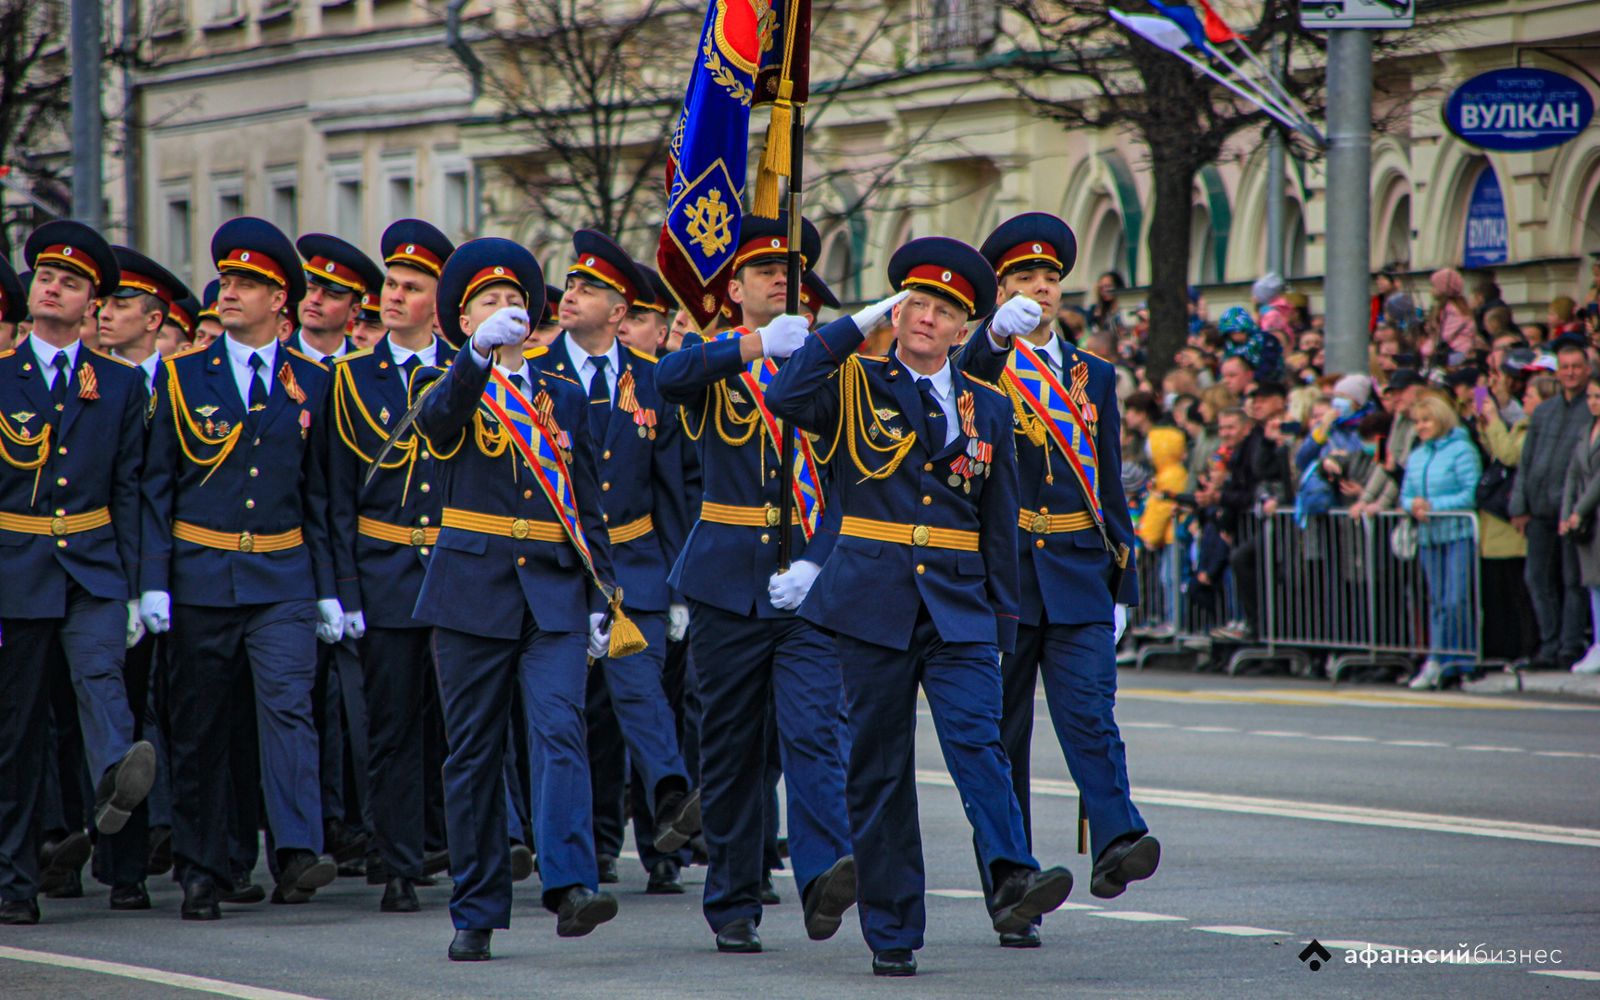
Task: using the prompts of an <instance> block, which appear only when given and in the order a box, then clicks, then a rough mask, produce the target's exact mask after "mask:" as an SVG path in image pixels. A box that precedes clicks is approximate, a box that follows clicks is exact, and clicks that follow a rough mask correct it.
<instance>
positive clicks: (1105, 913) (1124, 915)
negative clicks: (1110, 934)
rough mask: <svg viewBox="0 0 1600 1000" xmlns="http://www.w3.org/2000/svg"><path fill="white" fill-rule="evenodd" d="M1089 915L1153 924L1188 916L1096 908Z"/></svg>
mask: <svg viewBox="0 0 1600 1000" xmlns="http://www.w3.org/2000/svg"><path fill="white" fill-rule="evenodd" d="M1089 916H1091V917H1105V918H1106V919H1107V920H1127V921H1130V922H1132V923H1136V924H1153V923H1158V922H1160V921H1163V920H1187V919H1189V918H1188V917H1174V916H1172V915H1171V914H1167V913H1146V912H1145V911H1143V910H1096V911H1094V912H1093V913H1091V914H1089Z"/></svg>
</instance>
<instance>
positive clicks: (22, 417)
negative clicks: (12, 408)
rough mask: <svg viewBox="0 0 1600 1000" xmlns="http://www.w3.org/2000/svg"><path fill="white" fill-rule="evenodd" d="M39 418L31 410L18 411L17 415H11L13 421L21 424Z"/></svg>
mask: <svg viewBox="0 0 1600 1000" xmlns="http://www.w3.org/2000/svg"><path fill="white" fill-rule="evenodd" d="M37 416H38V414H37V413H34V412H32V411H31V410H18V411H17V412H16V413H13V414H12V415H11V419H12V420H15V421H16V422H17V423H19V424H25V423H27V422H28V421H30V420H32V419H33V418H34V417H37Z"/></svg>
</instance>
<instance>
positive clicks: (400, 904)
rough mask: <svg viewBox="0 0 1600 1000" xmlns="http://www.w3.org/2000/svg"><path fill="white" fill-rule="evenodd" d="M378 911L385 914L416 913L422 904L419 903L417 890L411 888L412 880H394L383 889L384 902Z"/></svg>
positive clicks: (379, 905)
mask: <svg viewBox="0 0 1600 1000" xmlns="http://www.w3.org/2000/svg"><path fill="white" fill-rule="evenodd" d="M378 909H380V910H382V911H383V912H384V913H416V912H417V911H418V910H420V909H422V904H421V903H419V902H417V890H415V889H413V888H412V887H411V880H410V879H408V878H392V879H390V880H389V884H388V885H386V886H384V887H383V902H382V903H379V904H378Z"/></svg>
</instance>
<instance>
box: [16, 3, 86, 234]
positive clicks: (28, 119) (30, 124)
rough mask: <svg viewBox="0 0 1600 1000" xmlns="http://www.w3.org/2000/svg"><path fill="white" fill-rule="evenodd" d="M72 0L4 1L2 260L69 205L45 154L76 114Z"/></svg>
mask: <svg viewBox="0 0 1600 1000" xmlns="http://www.w3.org/2000/svg"><path fill="white" fill-rule="evenodd" d="M67 7H68V4H67V0H0V169H4V170H5V175H4V176H3V177H0V182H3V183H4V188H3V189H0V191H3V196H0V212H3V216H0V254H3V255H4V256H6V257H7V258H9V257H10V256H11V253H12V250H13V247H12V244H11V232H12V230H13V229H14V228H15V229H24V230H25V229H31V228H32V226H33V225H34V223H35V221H36V220H39V219H40V218H42V217H47V216H48V215H50V214H60V213H61V212H64V211H65V210H66V207H67V201H68V200H70V198H69V197H68V196H67V192H66V190H65V188H64V186H63V185H62V183H61V181H62V178H61V174H62V164H61V163H60V162H59V161H58V160H55V159H53V158H51V157H49V156H46V155H41V154H42V153H43V152H44V150H45V147H46V145H47V144H50V143H53V142H55V141H57V140H58V138H59V136H60V134H61V131H62V130H63V128H64V127H65V124H66V122H67V119H68V117H69V116H70V114H71V102H70V96H71V93H70V92H71V83H70V80H69V77H68V73H67V57H66V51H65V46H66V37H67V31H66V26H67Z"/></svg>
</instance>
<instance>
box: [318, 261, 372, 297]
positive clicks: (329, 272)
mask: <svg viewBox="0 0 1600 1000" xmlns="http://www.w3.org/2000/svg"><path fill="white" fill-rule="evenodd" d="M305 267H306V273H307V274H309V275H310V276H311V277H313V278H317V279H319V280H321V281H331V282H333V283H334V284H336V285H340V286H341V287H344V288H348V289H350V290H351V291H352V292H355V293H356V294H358V295H359V294H362V293H364V292H366V290H367V283H366V282H364V281H362V280H361V275H359V274H357V273H356V272H355V271H353V270H351V269H350V268H348V267H345V266H344V265H343V264H341V263H339V262H338V261H336V260H329V259H328V258H326V257H315V256H314V257H312V258H311V259H310V260H308V261H306V265H305Z"/></svg>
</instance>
